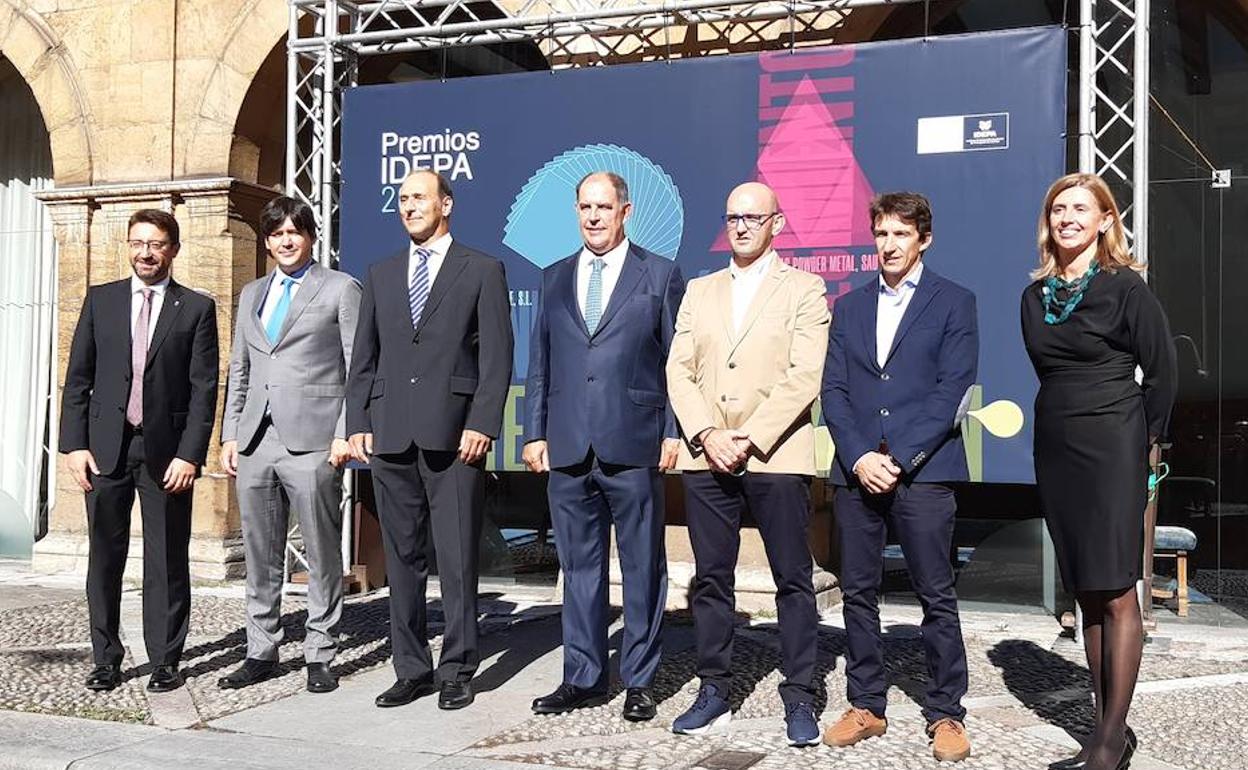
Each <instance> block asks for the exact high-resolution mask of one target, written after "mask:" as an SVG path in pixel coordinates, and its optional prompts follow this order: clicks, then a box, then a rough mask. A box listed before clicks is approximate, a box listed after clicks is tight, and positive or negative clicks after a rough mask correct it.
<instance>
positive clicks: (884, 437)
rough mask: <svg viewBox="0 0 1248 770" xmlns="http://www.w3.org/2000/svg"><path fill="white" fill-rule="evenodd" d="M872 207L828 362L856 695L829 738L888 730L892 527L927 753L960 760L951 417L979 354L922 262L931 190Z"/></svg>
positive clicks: (958, 414) (847, 741)
mask: <svg viewBox="0 0 1248 770" xmlns="http://www.w3.org/2000/svg"><path fill="white" fill-rule="evenodd" d="M870 215H871V222H872V227H873V231H874V233H875V246H876V251H877V253H878V256H879V263H880V274H879V277H878V279H876V280H872V281H871V282H869V283H868V284H866V285H865V286H863V287H861V288H859V289H856V290H854V291H851V292H850V293H848V294H846V295H844V296H842V297H841V298H840V299H838V300H837V302H836V307H835V308H834V310H833V313H832V329H831V332H830V335H829V337H830V338H829V343H828V358H827V362H826V363H825V365H824V370H823V391H822V397H823V415H824V419H825V421H826V422H827V424H828V429H829V430H830V431H831V433H832V441H833V442H834V444H835V446H836V459H835V460H834V462H833V464H832V473H831V475H832V483H833V484H834V485H836V493H835V495H836V496H835V503H834V504H835V508H834V510H835V512H836V520H837V529H838V531H839V532H840V536H841V590H842V591H843V593H844V602H845V603H844V617H845V631H846V635H847V637H848V642H847V651H846V664H845V673H846V678H847V679H848V695H849V702H850V704H851V708H850V709H849V710H848V711H846V712H845V714H844V715H843V716H842V717H841V719H840V720H839V721H838V722H837V723H836V724H834V725H832V726H831V727H829V728H828V729H827V731H826V732H825V733H824V742H825V743H827V744H829V745H833V746H848V745H851V744H854V743H857V742H858V741H860V740H863V739H864V738H870V737H873V736H878V735H883V734H884V731H885V730H886V729H887V726H888V723H887V721H886V720H885V718H884V707H885V704H886V693H887V690H888V677H887V672H886V670H885V668H884V645H883V642H882V641H881V639H880V615H879V607H878V600H877V594H878V591H879V587H880V579H881V576H882V573H883V555H882V550H883V548H884V543H885V533H886V529H887V528H888V527H890V526H891V528H892V530H893V531H894V532H895V533H896V535H897V537H898V538H899V540H900V541H901V548H902V551H904V553H905V556H906V567H907V568H908V569H909V572H910V580H911V582H912V583H913V584H914V588H915V592H916V593H917V594H918V596H919V601H920V603H921V604H922V606H923V625H922V631H923V646H924V649H925V651H926V653H927V665H928V670H929V672H930V673H931V676H930V681H929V683H928V690H927V703H926V706H925V708H924V710H923V715H924V717H925V718H926V719H927V723H928V736H929V737H930V738H931V740H932V752H933V754H934V755H935V757H936V759H938V760H941V761H960V760H962V759H965V758H966V757H967V756H969V755H970V753H971V746H970V741H969V740H968V739H967V737H966V732H965V729H964V728H963V725H962V719H963V717H964V716H965V714H966V709H964V708H963V707H962V704H961V700H962V697H963V696H964V695H965V694H966V688H967V673H966V650H965V648H964V647H963V644H962V631H961V627H960V625H959V621H958V599H957V595H956V594H955V593H954V590H953V583H954V575H953V567H952V565H951V564H950V561H949V550H950V546H951V544H952V541H953V524H954V513H955V511H956V510H957V505H956V502H955V500H954V492H953V488H952V487H951V486H950V484H952V483H955V482H960V481H966V480H967V478H968V476H967V466H966V453H965V450H964V448H963V444H962V437H961V433H960V429H959V426H960V423H961V422H962V418H963V417H964V416H965V410H966V405H967V403H968V402H969V392H970V388H971V385H972V384H974V382H975V373H976V369H977V367H978V362H979V332H978V326H977V321H976V315H975V296H974V295H973V294H971V293H970V292H969V291H967V290H966V289H964V288H962V287H961V286H958V285H957V284H955V283H953V282H952V281H949V280H946V279H945V278H942V277H941V276H939V275H937V274H936V272H935V271H934V270H932V269H930V268H925V267H924V266H923V261H922V260H923V254H924V252H925V251H926V250H927V248H928V246H930V245H931V242H932V211H931V207H930V205H929V204H928V202H927V199H926V198H924V197H923V196H922V195H918V194H916V193H889V194H886V195H880V196H877V197H876V198H875V199H874V200H873V201H872V202H871V209H870Z"/></svg>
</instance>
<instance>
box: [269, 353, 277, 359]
mask: <svg viewBox="0 0 1248 770" xmlns="http://www.w3.org/2000/svg"><path fill="white" fill-rule="evenodd" d="M269 358H277V354H276V353H273V354H272V355H270V356H269Z"/></svg>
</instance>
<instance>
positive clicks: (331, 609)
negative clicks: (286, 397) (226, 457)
mask: <svg viewBox="0 0 1248 770" xmlns="http://www.w3.org/2000/svg"><path fill="white" fill-rule="evenodd" d="M265 423H266V424H265V427H264V428H262V431H263V432H262V434H261V436H260V438H259V439H257V440H255V441H254V442H253V443H252V446H250V447H248V448H247V450H246V453H245V454H244V453H240V454H239V457H238V479H237V488H238V508H239V511H240V512H241V514H242V519H243V549H244V551H245V554H246V559H247V657H249V658H255V659H257V660H277V657H278V656H277V648H278V645H280V644H281V643H282V640H283V638H284V634H283V631H282V625H281V616H282V609H281V602H282V582H283V575H282V563H283V557H284V555H285V549H286V533H287V526H288V525H287V522H288V521H289V518H290V512H291V511H292V510H293V511H295V512H296V514H297V515H298V516H299V531H300V533H301V534H302V536H303V546H304V550H305V553H306V554H307V559H308V618H307V623H306V628H307V636H306V637H305V639H304V643H303V657H304V659H305V660H306V661H307V662H309V663H329V662H330V661H332V660H333V659H334V653H335V652H337V646H338V635H337V629H338V621H339V620H340V619H341V617H342V509H341V508H340V507H339V506H340V503H341V501H342V470H341V469H337V468H334V467H333V466H332V465H330V464H329V448H328V447H326V448H325V451H322V452H300V453H294V452H289V451H287V449H286V447H284V446H283V445H282V443H281V439H280V437H279V436H278V435H277V429H276V428H274V427H273V425H272V424H271V423H269V422H268V421H267V420H266V421H265Z"/></svg>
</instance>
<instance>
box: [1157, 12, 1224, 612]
mask: <svg viewBox="0 0 1248 770" xmlns="http://www.w3.org/2000/svg"><path fill="white" fill-rule="evenodd" d="M1152 32H1153V34H1152V58H1153V68H1152V80H1153V83H1152V89H1151V90H1152V92H1153V96H1154V100H1155V102H1154V110H1153V114H1152V121H1151V124H1150V131H1151V142H1150V143H1151V152H1150V162H1151V177H1152V179H1153V183H1152V185H1151V187H1150V191H1149V192H1150V207H1151V208H1150V216H1151V227H1150V237H1151V244H1150V265H1149V268H1150V269H1149V274H1150V280H1151V281H1152V284H1153V287H1154V290H1155V291H1156V292H1157V296H1158V297H1159V298H1160V300H1161V302H1162V305H1163V306H1164V307H1165V309H1166V313H1167V315H1168V316H1169V319H1170V325H1171V330H1172V332H1173V334H1174V336H1175V344H1176V346H1177V348H1178V362H1179V398H1178V403H1177V404H1176V407H1175V412H1174V418H1173V422H1172V429H1171V439H1172V442H1173V443H1172V446H1171V447H1170V449H1169V450H1168V451H1167V452H1166V455H1165V458H1164V459H1165V460H1166V463H1167V464H1168V466H1169V471H1170V475H1169V477H1168V478H1166V479H1165V481H1163V482H1162V485H1161V489H1160V500H1159V509H1158V521H1159V523H1160V524H1161V525H1163V526H1167V525H1168V526H1172V527H1179V528H1182V530H1186V531H1187V532H1190V533H1191V535H1194V536H1195V543H1194V547H1191V548H1189V549H1187V551H1186V554H1183V553H1182V552H1181V551H1180V550H1179V549H1178V548H1174V547H1171V548H1162V547H1160V546H1161V545H1167V543H1164V542H1159V547H1158V549H1157V553H1158V555H1159V557H1160V558H1158V559H1156V560H1155V562H1154V563H1155V568H1156V570H1157V573H1158V574H1157V575H1156V576H1155V579H1154V588H1155V589H1156V590H1155V591H1154V594H1155V595H1157V594H1169V593H1172V592H1173V591H1175V590H1176V589H1178V587H1179V586H1178V583H1179V580H1178V578H1179V577H1180V574H1179V573H1181V572H1182V566H1183V565H1182V564H1181V562H1182V561H1183V560H1184V559H1183V557H1184V555H1185V557H1186V559H1185V561H1186V572H1187V578H1188V580H1187V582H1188V583H1189V591H1188V593H1189V601H1188V603H1187V609H1188V615H1187V618H1186V620H1187V621H1189V622H1205V623H1217V624H1220V625H1232V626H1238V625H1248V549H1246V548H1245V547H1244V545H1243V543H1244V542H1245V541H1246V540H1248V351H1246V350H1245V347H1244V345H1243V343H1242V333H1243V330H1244V329H1245V328H1248V304H1245V303H1244V301H1243V298H1244V296H1245V294H1244V291H1243V288H1242V287H1243V286H1244V284H1245V281H1248V263H1246V262H1245V260H1244V243H1245V238H1246V236H1248V220H1246V219H1245V217H1244V216H1243V214H1244V212H1245V211H1248V173H1246V172H1248V148H1246V147H1245V145H1244V143H1243V137H1244V136H1246V135H1248V111H1246V110H1244V104H1245V103H1248V11H1245V10H1243V9H1241V8H1239V7H1233V4H1230V3H1219V2H1208V1H1205V0H1181V2H1179V1H1178V0H1166V1H1164V2H1155V3H1154V5H1153V18H1152ZM1214 169H1228V170H1229V171H1230V173H1231V178H1230V186H1229V187H1217V188H1215V187H1214V186H1213V185H1212V184H1211V175H1212V172H1213V170H1214ZM1170 532H1171V534H1184V533H1183V532H1182V531H1179V532H1177V533H1175V532H1174V531H1173V530H1171V531H1170ZM1169 545H1183V544H1182V543H1177V544H1176V543H1169ZM1186 545H1188V546H1193V544H1192V543H1187V544H1186ZM1158 600H1159V601H1164V606H1162V605H1160V604H1159V605H1158V606H1157V607H1156V608H1155V616H1156V618H1157V619H1158V621H1159V622H1161V623H1168V622H1183V621H1184V618H1181V617H1179V614H1178V613H1180V612H1181V607H1180V600H1179V598H1178V597H1173V598H1165V599H1162V598H1161V597H1158Z"/></svg>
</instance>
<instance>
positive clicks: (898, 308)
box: [875, 260, 923, 369]
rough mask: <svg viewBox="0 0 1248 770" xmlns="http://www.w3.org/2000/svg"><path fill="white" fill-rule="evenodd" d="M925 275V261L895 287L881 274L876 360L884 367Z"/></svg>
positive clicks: (876, 321)
mask: <svg viewBox="0 0 1248 770" xmlns="http://www.w3.org/2000/svg"><path fill="white" fill-rule="evenodd" d="M922 277H923V262H922V260H920V261H919V262H918V263H916V264H915V266H914V267H913V268H911V269H910V272H909V273H907V274H906V277H905V278H902V279H901V281H900V282H899V283H898V284H897V288H896V289H894V288H892V287H891V286H889V285H888V284H887V283H885V282H884V276H883V275H881V276H880V296H879V298H878V299H877V300H876V304H875V360H876V362H877V363H878V364H879V365H880V368H881V369H883V368H884V362H885V361H887V360H888V354H889V351H891V350H892V349H893V338H894V337H896V336H897V328H898V327H899V326H901V317H902V316H904V315H905V314H906V308H907V307H909V306H910V300H911V299H913V298H914V290H915V288H917V287H918V285H919V279H920V278H922Z"/></svg>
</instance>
